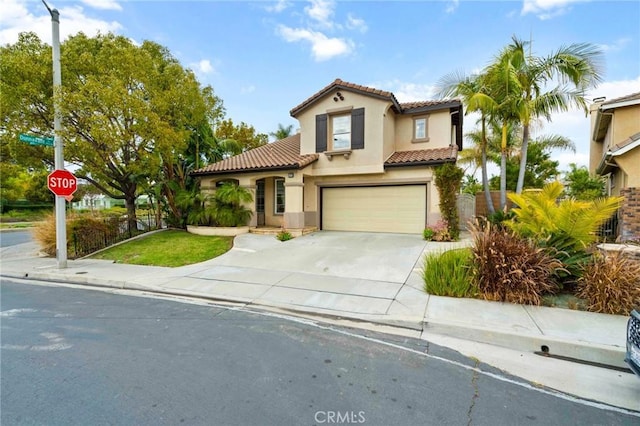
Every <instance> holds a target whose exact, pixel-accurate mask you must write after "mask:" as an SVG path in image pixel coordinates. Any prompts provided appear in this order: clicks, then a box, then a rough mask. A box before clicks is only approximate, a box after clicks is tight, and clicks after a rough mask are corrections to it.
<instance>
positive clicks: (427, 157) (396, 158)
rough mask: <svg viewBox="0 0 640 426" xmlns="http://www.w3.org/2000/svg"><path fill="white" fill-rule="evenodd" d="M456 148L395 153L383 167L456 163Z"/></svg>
mask: <svg viewBox="0 0 640 426" xmlns="http://www.w3.org/2000/svg"><path fill="white" fill-rule="evenodd" d="M457 157H458V148H457V147H456V146H455V145H454V146H452V147H446V148H433V149H421V150H419V151H396V152H394V153H393V154H392V155H391V157H389V158H388V159H387V161H385V162H384V166H385V167H394V166H411V165H414V166H417V165H425V164H439V163H447V162H453V161H456V158H457Z"/></svg>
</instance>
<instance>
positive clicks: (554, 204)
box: [504, 182, 622, 280]
mask: <svg viewBox="0 0 640 426" xmlns="http://www.w3.org/2000/svg"><path fill="white" fill-rule="evenodd" d="M563 190H564V187H563V186H562V184H561V183H559V182H552V183H550V184H547V185H545V186H544V188H543V189H542V191H540V192H535V193H533V192H532V193H523V194H509V199H510V200H511V201H513V202H514V203H515V204H517V207H516V208H514V209H513V210H512V211H513V214H514V215H515V218H514V219H512V220H509V221H506V222H504V223H505V224H506V225H507V226H508V227H509V228H511V229H513V230H514V231H515V232H516V233H517V234H518V235H520V236H522V237H526V238H532V239H533V240H534V241H536V243H537V244H538V245H540V246H541V247H543V248H545V250H546V251H547V253H548V254H550V255H552V256H554V257H556V258H557V259H559V260H560V261H561V262H563V265H564V269H565V271H566V272H565V274H564V275H565V277H564V278H565V279H569V280H572V279H575V278H577V277H578V276H579V275H580V274H581V273H582V265H583V264H584V263H585V261H586V260H587V259H588V254H587V252H586V250H587V249H588V247H589V245H590V244H592V243H593V242H595V241H596V240H597V235H596V231H597V230H598V228H599V227H600V225H601V224H602V223H604V222H605V221H607V220H608V219H609V218H610V217H611V215H612V214H613V213H615V212H616V210H617V209H618V207H619V206H620V202H621V200H622V198H621V197H608V198H601V199H597V200H593V201H578V200H575V199H572V198H568V199H564V200H562V201H560V202H558V198H559V197H560V196H561V195H562V193H563Z"/></svg>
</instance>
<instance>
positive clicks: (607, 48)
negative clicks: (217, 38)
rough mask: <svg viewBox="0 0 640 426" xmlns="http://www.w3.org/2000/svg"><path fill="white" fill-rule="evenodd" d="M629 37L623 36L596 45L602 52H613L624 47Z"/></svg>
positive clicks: (629, 39)
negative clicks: (611, 41) (610, 41)
mask: <svg viewBox="0 0 640 426" xmlns="http://www.w3.org/2000/svg"><path fill="white" fill-rule="evenodd" d="M630 41H631V38H629V37H623V38H619V39H617V40H615V41H614V42H613V43H610V44H606V43H605V44H599V45H598V47H599V48H600V49H602V50H603V51H604V52H615V51H619V50H622V49H624V47H625V46H626V45H627V44H629V42H630Z"/></svg>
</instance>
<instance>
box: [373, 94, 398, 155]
mask: <svg viewBox="0 0 640 426" xmlns="http://www.w3.org/2000/svg"><path fill="white" fill-rule="evenodd" d="M397 117H398V115H397V114H396V113H395V112H393V109H392V106H391V105H389V107H388V108H387V111H386V112H385V114H384V146H383V151H382V159H383V160H386V159H387V158H389V157H391V154H393V153H394V152H395V149H396V147H395V138H396V119H397ZM365 146H366V145H365Z"/></svg>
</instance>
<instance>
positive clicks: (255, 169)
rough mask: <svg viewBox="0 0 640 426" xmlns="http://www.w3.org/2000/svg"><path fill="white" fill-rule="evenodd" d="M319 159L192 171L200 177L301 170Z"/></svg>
mask: <svg viewBox="0 0 640 426" xmlns="http://www.w3.org/2000/svg"><path fill="white" fill-rule="evenodd" d="M315 161H317V158H316V159H314V160H313V161H311V162H309V163H307V164H304V165H300V164H290V165H282V166H268V167H251V168H247V169H235V170H219V171H206V172H191V173H190V175H191V176H195V177H199V176H214V175H229V174H234V173H254V172H262V171H270V172H274V171H280V170H300V169H304V168H305V167H307V166H308V165H310V164H312V163H313V162H315Z"/></svg>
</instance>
